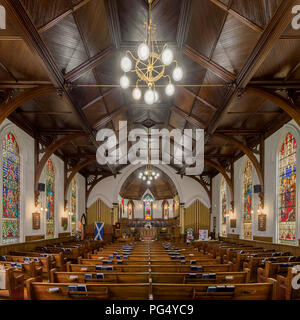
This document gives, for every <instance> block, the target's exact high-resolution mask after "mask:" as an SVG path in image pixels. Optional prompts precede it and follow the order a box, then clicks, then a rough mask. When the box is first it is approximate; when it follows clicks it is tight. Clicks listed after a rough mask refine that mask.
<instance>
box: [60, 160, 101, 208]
mask: <svg viewBox="0 0 300 320" xmlns="http://www.w3.org/2000/svg"><path fill="white" fill-rule="evenodd" d="M95 161H96V157H95V158H91V159H87V160H84V161H82V162H79V163H78V164H77V165H76V166H75V167H74V168H73V170H72V172H71V174H70V175H69V177H68V179H67V182H66V184H65V192H64V199H65V206H66V205H67V194H68V190H69V186H70V184H71V182H72V179H73V178H74V177H75V175H76V173H77V172H79V171H80V170H81V169H82V168H84V167H86V166H87V165H89V164H90V163H93V162H95Z"/></svg>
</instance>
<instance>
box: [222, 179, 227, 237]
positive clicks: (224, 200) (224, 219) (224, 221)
mask: <svg viewBox="0 0 300 320" xmlns="http://www.w3.org/2000/svg"><path fill="white" fill-rule="evenodd" d="M220 195H221V236H222V237H226V235H227V231H226V224H227V192H226V181H225V179H224V177H222V180H221V189H220Z"/></svg>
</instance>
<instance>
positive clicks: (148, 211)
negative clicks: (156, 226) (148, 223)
mask: <svg viewBox="0 0 300 320" xmlns="http://www.w3.org/2000/svg"><path fill="white" fill-rule="evenodd" d="M143 202H144V219H145V220H152V217H153V197H152V196H151V195H150V194H149V193H147V194H146V195H145V196H144V199H143Z"/></svg>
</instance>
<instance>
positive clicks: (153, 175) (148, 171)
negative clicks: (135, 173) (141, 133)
mask: <svg viewBox="0 0 300 320" xmlns="http://www.w3.org/2000/svg"><path fill="white" fill-rule="evenodd" d="M148 135H149V133H148ZM159 177H160V174H159V172H157V171H155V170H154V169H153V167H152V165H151V164H150V148H149V146H148V158H147V165H146V168H145V170H143V171H140V173H139V179H140V180H143V181H145V182H146V183H147V185H151V183H152V181H153V180H154V179H155V180H156V179H158V178H159Z"/></svg>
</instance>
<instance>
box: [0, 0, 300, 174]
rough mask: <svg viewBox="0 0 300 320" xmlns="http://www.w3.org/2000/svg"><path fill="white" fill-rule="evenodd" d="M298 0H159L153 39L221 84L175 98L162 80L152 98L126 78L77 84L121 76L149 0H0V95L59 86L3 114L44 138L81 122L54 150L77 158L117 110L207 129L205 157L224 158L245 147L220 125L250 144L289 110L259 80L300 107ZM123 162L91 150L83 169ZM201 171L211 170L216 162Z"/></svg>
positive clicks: (189, 70) (196, 74)
mask: <svg viewBox="0 0 300 320" xmlns="http://www.w3.org/2000/svg"><path fill="white" fill-rule="evenodd" d="M295 3H296V1H293V0H154V3H153V23H154V24H156V25H157V30H158V32H157V40H158V41H162V42H168V43H169V45H170V46H171V47H172V48H173V50H174V52H175V53H176V59H177V60H178V61H179V63H180V64H181V65H182V66H183V68H184V73H185V78H184V80H183V81H182V84H206V85H209V84H214V85H222V86H213V87H201V88H199V87H190V86H182V87H177V88H176V94H175V96H174V97H172V98H166V97H165V95H164V93H163V91H162V92H161V93H160V101H159V103H157V105H155V106H152V107H149V106H147V105H145V104H143V103H136V102H134V101H133V99H132V98H131V93H130V91H129V90H128V91H123V90H121V89H120V88H111V87H102V88H95V87H78V86H77V85H82V84H89V85H93V84H105V85H106V84H117V83H118V81H119V78H120V76H121V74H122V72H121V69H120V58H121V56H122V55H123V54H124V52H125V51H126V50H127V49H131V50H134V49H135V48H136V47H137V46H138V44H139V42H141V41H143V40H144V28H143V25H144V22H145V21H146V20H147V10H148V5H147V1H146V0H126V1H124V0H51V1H49V0H0V4H2V5H4V7H5V8H6V10H7V29H6V30H0V90H1V91H0V99H1V100H2V105H1V107H2V108H4V107H5V104H6V103H8V102H9V101H10V100H11V99H13V98H14V97H16V96H17V95H19V94H21V93H22V92H25V91H26V90H32V88H35V87H41V86H49V85H54V86H55V87H56V88H57V91H56V92H49V93H47V94H43V95H40V96H37V97H35V98H33V99H31V100H29V101H27V102H26V103H24V104H22V105H21V106H20V107H19V108H18V109H16V110H15V111H14V112H13V113H11V114H10V116H9V119H10V120H12V121H13V122H15V123H16V124H18V125H19V126H21V127H22V128H23V129H24V130H26V131H27V132H28V133H29V134H31V135H32V136H34V137H35V138H37V139H39V141H40V142H41V143H42V144H44V145H46V146H47V145H49V144H50V143H51V142H52V141H53V139H59V138H61V137H63V136H65V135H67V134H72V133H77V132H84V133H85V134H84V135H83V136H80V137H78V138H77V139H75V140H73V141H71V142H69V143H66V144H65V145H63V146H62V147H60V148H59V150H57V152H56V154H57V155H59V156H60V157H62V158H63V159H65V160H66V161H67V162H69V164H70V165H72V166H75V165H76V163H78V162H79V161H83V160H84V159H87V158H93V157H94V156H95V154H96V148H97V146H98V142H97V141H96V138H95V137H96V133H97V130H98V129H100V128H103V127H106V128H111V129H113V130H115V131H118V122H119V120H127V121H128V123H129V126H130V128H136V127H144V128H145V125H146V126H148V125H149V123H150V124H151V125H152V126H153V128H168V129H173V128H179V129H185V128H201V129H205V131H206V139H205V141H206V145H205V156H206V158H207V159H209V160H213V161H214V162H215V163H217V164H219V165H221V166H223V167H226V166H227V165H228V164H229V163H232V161H234V160H235V159H237V158H238V157H240V156H241V155H242V154H243V152H242V151H241V150H240V149H238V148H237V146H236V145H234V144H232V143H230V142H228V141H227V142H225V143H224V139H221V138H220V136H218V135H216V134H223V135H224V134H225V135H227V136H230V137H235V138H236V139H237V140H238V141H240V142H242V143H244V144H245V145H248V146H249V147H251V148H254V147H255V146H256V145H257V144H258V143H259V142H260V141H261V139H264V138H266V137H268V136H269V135H270V134H271V133H273V132H274V131H276V130H277V129H278V128H280V127H281V126H282V125H283V124H285V123H286V122H288V121H289V120H290V119H291V113H289V112H284V111H283V110H282V107H279V106H278V105H277V104H276V103H274V101H275V100H273V99H268V98H267V96H266V94H265V93H266V92H267V93H269V94H271V96H272V97H273V96H274V95H276V96H277V97H278V96H279V97H282V98H283V99H284V100H285V101H287V102H288V103H289V104H290V105H291V106H292V108H294V109H295V110H297V112H299V110H298V109H297V108H299V106H300V94H299V93H300V85H299V84H300V63H299V52H300V32H299V30H298V31H296V30H293V29H292V28H291V24H290V22H291V19H292V15H291V10H290V8H291V7H292V5H293V4H295ZM254 87H255V89H256V91H255V90H253V89H252V90H251V88H254ZM258 89H259V90H258ZM258 92H259V93H258ZM173 166H174V165H173ZM121 167H122V166H109V167H108V166H103V167H101V166H100V165H98V164H97V163H96V162H90V163H89V164H88V165H87V166H85V167H84V168H83V169H82V170H81V173H82V174H84V175H85V176H87V177H90V176H93V175H94V176H98V175H99V174H110V173H111V174H117V172H118V170H120V168H121ZM174 167H175V166H174ZM184 167H185V166H184ZM184 167H183V168H184ZM175 168H176V169H177V170H178V171H179V172H181V173H182V172H183V171H182V170H183V168H182V167H175ZM204 174H205V175H207V176H210V177H211V176H213V175H215V174H216V170H215V168H213V166H212V165H211V163H209V162H206V165H205V172H204Z"/></svg>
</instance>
